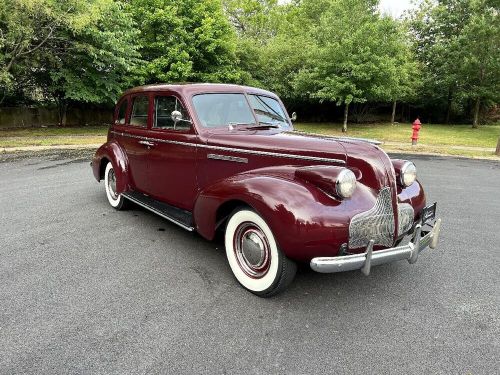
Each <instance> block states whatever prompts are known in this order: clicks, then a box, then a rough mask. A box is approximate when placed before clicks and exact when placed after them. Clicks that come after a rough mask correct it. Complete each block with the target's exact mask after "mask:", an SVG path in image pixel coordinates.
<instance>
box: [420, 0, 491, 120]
mask: <svg viewBox="0 0 500 375" xmlns="http://www.w3.org/2000/svg"><path fill="white" fill-rule="evenodd" d="M499 10H500V9H499V3H498V1H495V0H493V1H492V0H440V1H438V2H434V1H429V0H428V1H426V2H424V3H423V4H422V5H421V7H420V8H419V9H418V10H417V11H416V12H415V13H414V14H413V15H412V20H411V24H412V29H413V34H414V37H415V44H416V51H417V56H418V58H419V60H420V61H421V62H422V66H423V67H424V69H423V73H424V83H423V85H422V87H423V91H422V94H421V96H423V97H425V98H430V99H431V100H432V101H433V102H437V103H446V107H447V110H446V113H447V114H446V121H447V122H448V121H449V118H450V112H451V109H452V105H453V103H458V104H459V105H462V106H464V105H466V104H467V103H468V102H471V103H473V105H472V108H473V110H472V117H473V121H472V123H473V127H477V126H478V123H479V113H480V110H481V107H482V106H483V107H485V106H487V105H489V104H492V103H497V102H498V99H499V96H500V53H499V52H500V51H499V49H500V24H499V18H498V14H499Z"/></svg>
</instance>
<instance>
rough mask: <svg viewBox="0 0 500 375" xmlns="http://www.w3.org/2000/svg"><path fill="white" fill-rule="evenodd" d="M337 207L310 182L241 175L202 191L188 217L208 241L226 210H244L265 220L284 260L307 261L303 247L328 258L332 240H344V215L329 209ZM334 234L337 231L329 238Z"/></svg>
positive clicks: (223, 221) (345, 234) (229, 212)
mask: <svg viewBox="0 0 500 375" xmlns="http://www.w3.org/2000/svg"><path fill="white" fill-rule="evenodd" d="M338 205H339V202H338V201H335V200H333V199H331V198H329V197H328V196H327V195H326V194H325V193H323V192H322V191H320V190H319V189H317V188H316V187H315V186H313V185H311V184H307V183H303V182H301V181H294V180H289V179H284V178H280V177H277V176H269V175H251V174H242V175H238V176H233V177H232V178H230V179H227V180H223V181H219V182H217V183H216V184H214V185H213V186H210V187H208V188H206V189H204V190H202V192H201V193H200V194H199V195H198V198H197V200H196V203H195V206H194V210H193V218H194V222H195V227H196V230H197V231H198V233H199V234H200V235H201V236H203V237H205V238H207V239H209V240H213V239H214V237H215V235H216V232H217V230H218V229H219V230H220V229H222V228H224V226H223V224H224V223H225V222H226V220H227V218H228V216H229V215H230V214H231V212H233V210H234V209H235V208H237V207H238V206H247V207H249V208H250V209H252V210H253V211H255V212H256V213H258V214H259V215H260V216H261V217H262V218H263V219H264V220H265V221H266V223H267V224H268V225H269V227H270V228H271V230H272V232H273V233H274V235H275V238H276V242H277V243H278V244H279V247H280V249H281V250H282V251H283V252H284V253H285V254H286V255H287V256H289V257H290V258H292V259H295V260H307V258H308V255H307V252H308V249H307V248H308V247H310V248H311V250H313V249H315V250H318V249H319V251H320V253H325V254H329V255H332V254H333V253H335V252H336V251H338V248H339V247H340V246H337V245H336V244H335V242H336V241H337V240H338V241H339V242H340V243H343V242H345V241H346V236H347V235H348V231H347V229H346V228H347V226H348V222H349V217H348V215H345V211H344V210H335V209H334V208H335V206H338ZM332 208H333V209H332ZM319 217H321V218H322V219H321V220H322V223H321V225H319V223H318V218H319ZM334 231H337V232H338V233H339V235H338V236H337V238H336V239H335V240H333V237H334V236H333V232H334ZM332 244H333V247H332ZM332 249H333V250H332ZM316 253H317V252H316Z"/></svg>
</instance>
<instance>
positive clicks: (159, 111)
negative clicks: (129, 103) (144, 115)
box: [153, 96, 191, 130]
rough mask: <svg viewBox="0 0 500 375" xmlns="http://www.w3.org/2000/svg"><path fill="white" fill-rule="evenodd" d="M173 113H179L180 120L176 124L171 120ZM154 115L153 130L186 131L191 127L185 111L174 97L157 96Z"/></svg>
mask: <svg viewBox="0 0 500 375" xmlns="http://www.w3.org/2000/svg"><path fill="white" fill-rule="evenodd" d="M174 111H179V112H180V113H181V119H180V120H179V121H177V122H175V121H174V120H173V119H172V112H174ZM154 114H155V117H154V121H153V127H154V128H160V129H172V130H187V129H189V128H190V127H191V124H190V120H189V115H188V113H187V111H186V109H185V108H184V106H183V105H182V103H181V102H180V101H179V99H177V98H176V97H175V96H157V97H156V99H155V112H154Z"/></svg>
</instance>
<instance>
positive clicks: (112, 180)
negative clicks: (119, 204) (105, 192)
mask: <svg viewBox="0 0 500 375" xmlns="http://www.w3.org/2000/svg"><path fill="white" fill-rule="evenodd" d="M108 189H109V194H110V195H111V197H113V199H117V198H118V194H116V175H115V171H114V170H113V169H111V170H110V171H109V173H108Z"/></svg>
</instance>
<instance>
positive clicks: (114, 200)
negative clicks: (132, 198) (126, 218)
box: [104, 162, 125, 210]
mask: <svg viewBox="0 0 500 375" xmlns="http://www.w3.org/2000/svg"><path fill="white" fill-rule="evenodd" d="M104 186H105V188H106V197H107V198H108V202H109V204H110V205H111V206H112V207H113V208H115V209H117V210H122V209H124V208H125V198H124V197H123V196H122V195H121V194H117V193H116V174H115V170H114V169H113V165H112V164H111V162H108V164H107V165H106V170H105V171H104Z"/></svg>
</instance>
